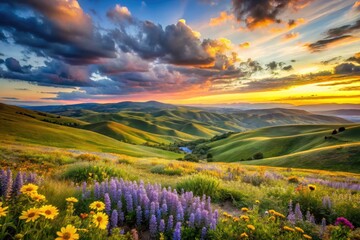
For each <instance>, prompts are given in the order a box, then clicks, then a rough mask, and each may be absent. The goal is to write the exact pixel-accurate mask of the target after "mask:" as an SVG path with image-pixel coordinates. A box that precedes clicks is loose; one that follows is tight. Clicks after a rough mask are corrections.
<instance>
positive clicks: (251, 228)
mask: <svg viewBox="0 0 360 240" xmlns="http://www.w3.org/2000/svg"><path fill="white" fill-rule="evenodd" d="M247 228H248V229H250V230H251V231H255V227H254V225H251V224H249V225H247Z"/></svg>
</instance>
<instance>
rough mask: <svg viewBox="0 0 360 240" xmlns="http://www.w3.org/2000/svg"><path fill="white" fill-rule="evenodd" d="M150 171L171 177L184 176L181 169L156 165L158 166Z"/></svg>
mask: <svg viewBox="0 0 360 240" xmlns="http://www.w3.org/2000/svg"><path fill="white" fill-rule="evenodd" d="M150 171H151V172H152V173H156V174H164V175H169V176H181V175H182V171H181V169H176V168H169V167H166V166H164V165H156V166H154V167H152V168H151V169H150Z"/></svg>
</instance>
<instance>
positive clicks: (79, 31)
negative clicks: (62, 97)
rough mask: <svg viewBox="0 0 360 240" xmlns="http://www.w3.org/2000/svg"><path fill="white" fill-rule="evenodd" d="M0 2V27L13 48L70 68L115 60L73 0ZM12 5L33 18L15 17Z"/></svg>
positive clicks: (111, 43)
mask: <svg viewBox="0 0 360 240" xmlns="http://www.w3.org/2000/svg"><path fill="white" fill-rule="evenodd" d="M4 2H5V4H4V5H3V8H1V9H0V15H1V16H2V17H1V18H0V27H1V28H2V29H3V31H5V32H6V33H7V34H8V35H9V37H10V38H11V39H13V41H14V42H15V43H16V44H19V45H22V46H24V47H26V48H27V49H28V50H29V51H32V52H34V53H36V54H37V55H39V56H49V57H52V58H56V59H59V60H63V61H66V62H68V63H71V64H87V63H93V62H97V61H99V60H100V59H101V58H114V57H115V56H116V55H115V44H114V41H113V40H112V39H110V38H109V36H107V35H103V34H101V33H100V32H99V31H98V30H97V29H96V28H95V27H94V25H93V23H92V20H91V18H90V17H89V16H88V15H87V14H85V13H84V12H83V11H82V9H81V8H80V6H79V4H78V2H77V1H76V0H69V1H61V0H54V1H41V2H39V1H34V0H21V1H16V3H14V2H13V1H9V0H5V1H4ZM6 2H7V3H8V4H6ZM13 5H15V7H16V6H18V7H26V9H29V10H32V11H33V12H34V14H33V16H30V17H22V16H20V15H17V14H16V12H15V11H11V9H12V8H13Z"/></svg>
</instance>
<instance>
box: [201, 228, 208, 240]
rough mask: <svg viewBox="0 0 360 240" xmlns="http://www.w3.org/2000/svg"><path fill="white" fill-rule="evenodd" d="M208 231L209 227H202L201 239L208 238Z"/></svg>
mask: <svg viewBox="0 0 360 240" xmlns="http://www.w3.org/2000/svg"><path fill="white" fill-rule="evenodd" d="M206 233H207V229H206V227H203V228H202V229H201V239H202V240H204V239H206Z"/></svg>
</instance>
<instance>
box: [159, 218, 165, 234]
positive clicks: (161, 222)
mask: <svg viewBox="0 0 360 240" xmlns="http://www.w3.org/2000/svg"><path fill="white" fill-rule="evenodd" d="M159 232H161V233H163V232H165V220H164V219H161V220H160V223H159Z"/></svg>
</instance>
